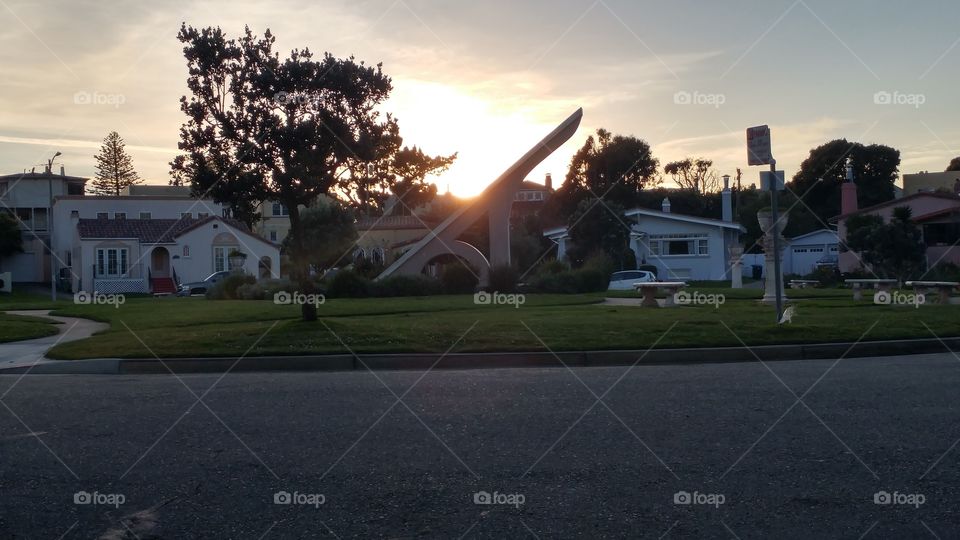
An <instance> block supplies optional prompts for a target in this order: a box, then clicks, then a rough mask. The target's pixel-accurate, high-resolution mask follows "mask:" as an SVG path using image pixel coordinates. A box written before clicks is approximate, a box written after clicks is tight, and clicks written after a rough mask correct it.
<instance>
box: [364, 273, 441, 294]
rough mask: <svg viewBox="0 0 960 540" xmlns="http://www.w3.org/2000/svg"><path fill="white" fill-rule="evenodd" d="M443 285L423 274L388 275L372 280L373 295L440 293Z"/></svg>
mask: <svg viewBox="0 0 960 540" xmlns="http://www.w3.org/2000/svg"><path fill="white" fill-rule="evenodd" d="M442 290H443V285H442V284H441V283H440V282H439V281H437V280H436V279H434V278H432V277H429V276H425V275H423V274H420V275H417V276H390V277H388V278H386V279H384V280H382V281H375V282H373V290H372V292H373V296H429V295H433V294H440V293H441V292H442Z"/></svg>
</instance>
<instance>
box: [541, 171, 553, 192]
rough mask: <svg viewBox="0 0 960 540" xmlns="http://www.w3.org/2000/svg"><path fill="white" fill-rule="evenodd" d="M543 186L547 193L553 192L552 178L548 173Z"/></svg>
mask: <svg viewBox="0 0 960 540" xmlns="http://www.w3.org/2000/svg"><path fill="white" fill-rule="evenodd" d="M543 185H544V186H546V187H547V191H553V176H551V175H550V173H547V177H546V178H544V180H543Z"/></svg>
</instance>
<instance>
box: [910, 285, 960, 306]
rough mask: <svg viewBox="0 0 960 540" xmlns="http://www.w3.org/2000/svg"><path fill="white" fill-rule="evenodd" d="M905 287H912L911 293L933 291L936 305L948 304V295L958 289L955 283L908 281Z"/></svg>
mask: <svg viewBox="0 0 960 540" xmlns="http://www.w3.org/2000/svg"><path fill="white" fill-rule="evenodd" d="M907 287H913V292H915V293H919V292H921V290H923V291H935V292H936V293H937V303H938V304H949V303H950V293H951V292H953V290H954V289H956V288H957V287H960V283H958V282H956V281H908V282H907Z"/></svg>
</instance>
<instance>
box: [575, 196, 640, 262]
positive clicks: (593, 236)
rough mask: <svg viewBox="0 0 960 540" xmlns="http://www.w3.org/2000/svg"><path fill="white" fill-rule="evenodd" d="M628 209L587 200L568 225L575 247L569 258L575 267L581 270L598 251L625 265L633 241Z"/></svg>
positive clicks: (579, 207) (578, 207) (614, 204)
mask: <svg viewBox="0 0 960 540" xmlns="http://www.w3.org/2000/svg"><path fill="white" fill-rule="evenodd" d="M623 213H624V209H623V207H622V206H620V205H618V204H616V203H604V202H603V201H598V200H597V199H592V198H591V199H584V200H583V201H581V202H580V204H579V205H578V206H577V209H576V211H575V212H574V213H573V214H572V215H571V216H570V220H569V221H568V223H567V227H568V230H569V232H570V240H571V244H572V246H570V247H569V248H568V249H567V258H569V259H570V261H571V263H572V264H573V266H580V265H582V264H583V263H584V261H585V260H586V258H587V257H588V256H590V255H591V254H593V253H594V252H596V251H598V250H599V251H602V252H603V253H606V254H607V255H608V256H609V257H610V258H611V259H614V260H617V261H622V259H623V252H624V250H625V249H627V242H628V240H629V238H630V229H629V224H628V223H627V222H626V220H625V218H624V217H623Z"/></svg>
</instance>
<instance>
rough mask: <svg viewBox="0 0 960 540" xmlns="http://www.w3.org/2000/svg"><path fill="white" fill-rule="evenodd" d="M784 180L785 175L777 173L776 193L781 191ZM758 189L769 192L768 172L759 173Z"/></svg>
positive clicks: (781, 172) (782, 172)
mask: <svg viewBox="0 0 960 540" xmlns="http://www.w3.org/2000/svg"><path fill="white" fill-rule="evenodd" d="M786 178H787V173H785V172H784V171H777V191H783V184H784V180H785V179H786ZM760 189H762V190H763V191H770V171H760Z"/></svg>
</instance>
